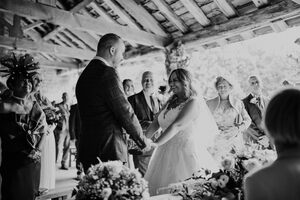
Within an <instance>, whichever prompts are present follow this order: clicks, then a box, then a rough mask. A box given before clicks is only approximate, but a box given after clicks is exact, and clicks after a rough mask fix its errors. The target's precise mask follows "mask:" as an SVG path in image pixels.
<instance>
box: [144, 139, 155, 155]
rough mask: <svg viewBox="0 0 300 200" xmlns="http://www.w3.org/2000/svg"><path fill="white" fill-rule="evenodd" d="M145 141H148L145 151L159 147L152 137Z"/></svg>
mask: <svg viewBox="0 0 300 200" xmlns="http://www.w3.org/2000/svg"><path fill="white" fill-rule="evenodd" d="M145 143H146V147H145V148H144V149H143V150H142V152H143V153H144V152H148V151H151V150H152V149H154V148H156V147H157V144H155V143H153V141H152V140H150V139H147V140H146V142H145Z"/></svg>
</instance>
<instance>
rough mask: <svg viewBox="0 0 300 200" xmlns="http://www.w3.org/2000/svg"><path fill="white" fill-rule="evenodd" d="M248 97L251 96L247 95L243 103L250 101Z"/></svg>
mask: <svg viewBox="0 0 300 200" xmlns="http://www.w3.org/2000/svg"><path fill="white" fill-rule="evenodd" d="M250 97H251V94H249V95H247V96H246V97H244V98H243V99H242V101H243V102H249V101H250Z"/></svg>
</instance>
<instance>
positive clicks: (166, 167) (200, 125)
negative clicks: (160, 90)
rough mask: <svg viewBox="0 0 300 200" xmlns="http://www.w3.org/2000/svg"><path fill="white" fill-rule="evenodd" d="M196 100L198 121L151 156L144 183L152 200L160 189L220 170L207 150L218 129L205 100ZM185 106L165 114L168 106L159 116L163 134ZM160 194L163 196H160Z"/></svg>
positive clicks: (192, 122)
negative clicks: (201, 171) (202, 171)
mask: <svg viewBox="0 0 300 200" xmlns="http://www.w3.org/2000/svg"><path fill="white" fill-rule="evenodd" d="M196 100H197V101H198V102H199V105H200V106H199V108H200V109H199V112H200V113H201V114H200V116H199V117H198V118H197V119H196V120H194V121H190V122H188V123H189V124H187V128H186V129H185V130H183V131H180V132H178V133H177V134H176V135H175V136H174V137H173V138H171V139H170V140H169V141H168V142H166V143H165V144H163V145H161V146H159V147H157V149H156V150H155V152H154V153H153V155H152V158H151V161H150V164H149V167H148V170H147V172H146V175H145V179H146V180H147V181H148V182H149V192H150V195H151V196H153V195H157V194H158V189H159V188H163V187H167V186H168V185H169V184H172V183H177V182H180V181H183V180H185V179H187V178H189V177H191V176H192V174H193V173H194V172H197V171H198V170H199V169H200V168H207V169H211V170H216V169H217V165H216V163H215V161H214V160H213V158H212V156H211V155H210V154H209V153H208V151H207V147H208V145H210V144H211V143H212V141H213V137H214V136H215V135H216V134H217V132H218V128H217V126H216V123H215V122H214V119H213V118H212V115H211V113H210V111H209V110H208V108H207V106H206V103H205V102H204V100H203V99H196ZM188 101H189V100H188ZM186 103H187V102H184V103H182V104H181V105H179V106H177V107H176V108H174V109H171V110H168V111H166V109H167V106H166V108H165V109H164V110H163V111H162V112H160V114H159V116H158V123H159V125H160V127H161V128H162V131H164V130H166V128H167V127H168V126H169V125H170V124H171V123H172V122H173V121H174V120H175V119H176V117H177V116H178V114H179V113H180V111H181V109H182V108H183V107H184V105H185V104H186ZM159 193H160V194H161V192H159Z"/></svg>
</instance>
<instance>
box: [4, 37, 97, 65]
mask: <svg viewBox="0 0 300 200" xmlns="http://www.w3.org/2000/svg"><path fill="white" fill-rule="evenodd" d="M0 46H1V47H5V48H10V49H19V50H26V51H29V52H37V53H47V54H52V55H56V56H62V57H71V58H78V59H82V60H90V59H91V58H93V56H95V52H94V51H89V50H87V49H84V50H83V49H78V48H77V49H76V48H70V47H62V46H59V45H53V44H49V43H46V42H32V41H30V40H28V39H19V38H13V37H5V36H0Z"/></svg>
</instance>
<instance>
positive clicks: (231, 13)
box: [214, 0, 238, 18]
mask: <svg viewBox="0 0 300 200" xmlns="http://www.w3.org/2000/svg"><path fill="white" fill-rule="evenodd" d="M214 2H215V4H216V5H217V6H218V7H219V9H220V10H221V12H222V13H223V14H224V15H225V16H226V17H228V18H230V17H235V16H237V15H238V12H237V11H236V9H235V8H234V6H233V5H232V4H231V3H230V2H229V1H228V0H214Z"/></svg>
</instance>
